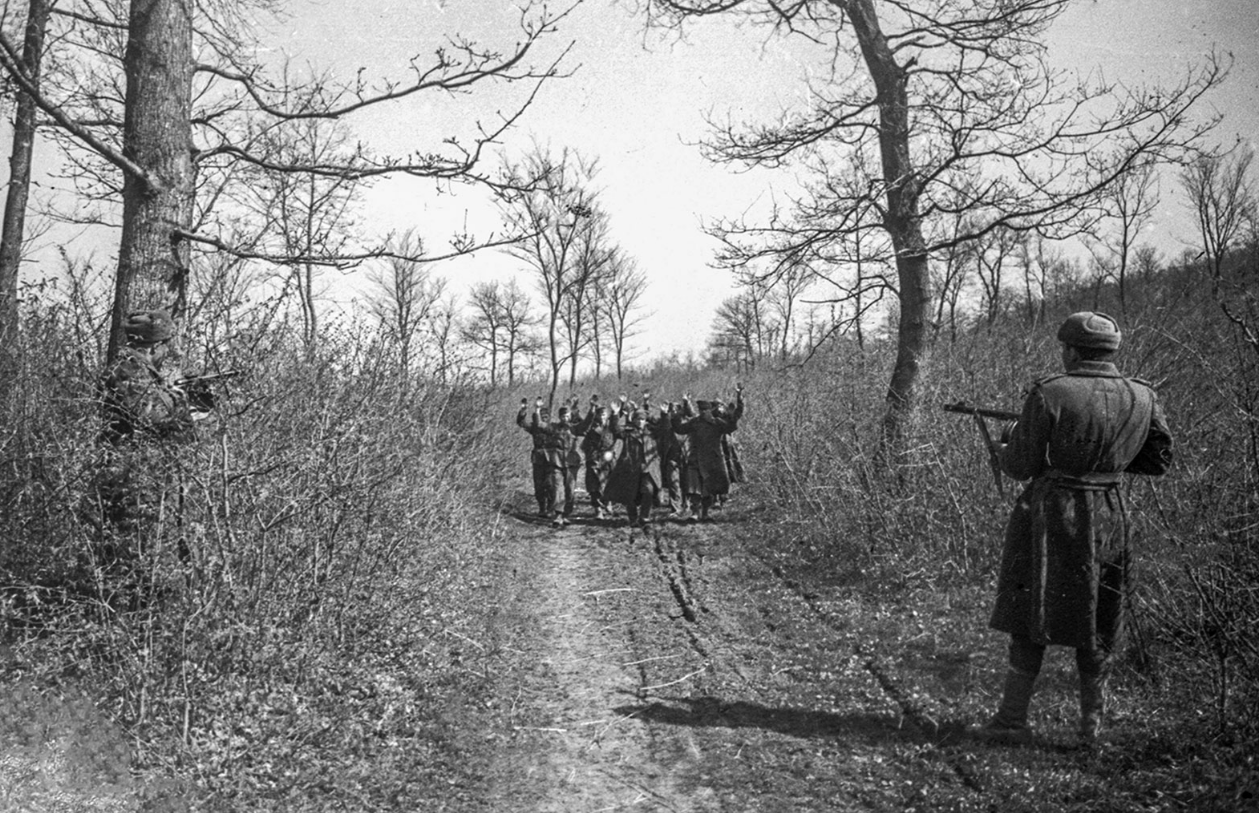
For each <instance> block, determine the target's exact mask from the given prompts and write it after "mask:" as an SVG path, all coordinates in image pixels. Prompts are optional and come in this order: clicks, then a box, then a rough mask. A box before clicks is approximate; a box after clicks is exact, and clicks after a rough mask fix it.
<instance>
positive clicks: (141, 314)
mask: <svg viewBox="0 0 1259 813" xmlns="http://www.w3.org/2000/svg"><path fill="white" fill-rule="evenodd" d="M122 332H123V335H125V336H126V337H127V345H128V346H130V347H153V346H155V345H159V344H162V343H163V342H169V341H170V340H171V338H173V337H174V335H175V323H174V321H173V320H172V319H171V317H170V314H169V313H167V312H166V311H163V310H151V311H132V312H131V313H129V314H127V318H126V319H124V320H123V321H122Z"/></svg>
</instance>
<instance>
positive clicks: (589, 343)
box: [560, 176, 615, 389]
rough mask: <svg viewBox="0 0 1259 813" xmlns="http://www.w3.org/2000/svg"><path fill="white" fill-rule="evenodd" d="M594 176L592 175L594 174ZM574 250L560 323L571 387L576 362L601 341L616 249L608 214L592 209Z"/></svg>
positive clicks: (570, 385) (575, 375)
mask: <svg viewBox="0 0 1259 813" xmlns="http://www.w3.org/2000/svg"><path fill="white" fill-rule="evenodd" d="M592 178H593V176H592ZM577 235H578V240H577V244H576V248H577V251H576V252H575V253H574V255H573V258H574V263H573V269H572V273H571V275H570V277H569V281H568V285H567V291H568V294H567V296H566V297H565V298H564V306H563V307H562V308H561V309H560V323H561V324H562V325H563V327H564V338H565V344H566V345H567V350H568V353H567V355H568V386H569V388H570V389H571V388H572V387H574V386H575V385H576V383H577V365H578V362H580V361H581V359H582V357H583V356H585V355H587V354H588V353H589V351H591V350H597V348H598V346H599V345H598V342H599V316H600V304H601V303H600V296H599V293H600V288H601V287H602V285H603V283H604V280H605V277H606V276H607V274H608V273H609V271H610V268H611V264H612V262H613V257H614V255H615V251H614V250H613V248H612V246H611V241H610V238H609V236H608V215H607V213H606V212H604V211H603V210H602V209H599V208H597V207H596V208H592V209H591V211H590V214H589V215H588V216H587V217H586V218H585V219H584V220H583V221H582V228H580V229H578V230H577Z"/></svg>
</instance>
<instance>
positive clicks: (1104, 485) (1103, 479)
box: [1041, 469, 1123, 491]
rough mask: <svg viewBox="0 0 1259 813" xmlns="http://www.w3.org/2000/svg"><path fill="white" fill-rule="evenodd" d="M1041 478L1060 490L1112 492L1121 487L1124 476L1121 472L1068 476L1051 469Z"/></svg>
mask: <svg viewBox="0 0 1259 813" xmlns="http://www.w3.org/2000/svg"><path fill="white" fill-rule="evenodd" d="M1041 477H1042V478H1043V479H1045V480H1048V481H1049V482H1050V483H1052V484H1053V485H1055V486H1057V487H1058V488H1069V489H1073V490H1075V491H1110V490H1111V489H1113V488H1116V487H1117V486H1118V485H1119V483H1120V481H1121V479H1122V477H1123V475H1122V473H1120V472H1086V473H1084V474H1067V473H1066V472H1062V471H1058V470H1057V469H1050V470H1049V471H1047V472H1045V473H1044V474H1042V475H1041Z"/></svg>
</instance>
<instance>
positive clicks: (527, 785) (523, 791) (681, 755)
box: [488, 524, 721, 813]
mask: <svg viewBox="0 0 1259 813" xmlns="http://www.w3.org/2000/svg"><path fill="white" fill-rule="evenodd" d="M517 541H518V542H521V543H523V544H519V545H518V546H517V547H516V549H515V553H514V555H513V556H512V561H513V570H514V572H515V574H516V577H515V578H516V584H517V587H518V590H517V591H516V593H515V595H514V602H515V609H516V610H517V611H518V612H519V613H520V614H521V615H522V616H523V617H525V618H527V619H528V623H527V628H529V629H532V630H533V632H534V634H533V635H531V636H527V637H526V638H524V639H523V640H519V641H517V643H518V644H521V646H519V647H518V648H517V654H518V655H519V659H518V662H520V663H522V664H523V665H524V668H523V669H522V673H523V675H522V680H521V681H520V682H519V684H518V685H517V686H516V703H515V705H514V707H513V714H512V720H513V723H512V729H513V734H514V741H513V743H512V745H511V747H509V748H508V749H505V750H504V751H503V752H502V753H500V754H499V755H498V757H497V759H496V761H495V769H494V773H495V780H494V782H493V783H492V785H491V788H492V790H491V792H490V799H489V800H488V801H489V805H488V807H490V808H491V809H504V810H506V809H510V810H517V811H596V810H627V809H637V810H668V811H680V812H687V813H689V812H690V811H696V812H697V813H698V812H699V811H712V810H720V809H721V807H720V806H719V805H718V804H717V803H716V800H715V795H714V793H713V791H712V790H711V789H709V788H706V787H704V785H703V782H702V780H700V778H699V777H698V775H697V762H698V760H697V755H698V752H697V748H696V746H695V744H694V742H693V738H692V737H691V736H690V734H689V732H686V731H660V730H657V729H655V728H653V727H652V726H650V725H646V724H644V722H643V721H641V720H639V719H637V717H636V715H634V714H632V713H626V712H625V711H623V709H624V708H625V707H626V706H632V705H633V704H634V703H636V702H637V701H638V699H639V698H641V697H644V696H646V694H648V693H649V692H651V691H654V690H655V687H653V686H652V684H651V683H650V682H649V681H651V680H652V679H654V676H656V675H664V674H668V675H675V674H676V675H678V676H679V677H674V678H672V679H673V680H682V681H684V680H685V679H686V676H687V674H688V672H689V673H690V674H691V675H692V676H695V675H698V674H699V673H702V672H703V670H704V669H705V665H704V664H703V662H702V658H701V656H700V655H699V653H698V652H696V651H695V650H694V649H693V648H692V647H690V646H689V644H688V643H687V641H686V640H685V639H684V638H678V637H677V636H676V635H674V634H672V632H673V631H672V630H671V629H670V628H671V626H672V622H671V620H670V618H669V615H670V612H671V610H670V605H671V603H672V597H671V595H670V594H668V593H662V592H661V589H660V587H661V584H660V580H659V578H658V577H657V575H656V574H655V573H654V571H653V568H652V567H651V550H652V547H653V544H654V543H653V542H652V538H651V536H650V535H645V534H643V533H642V532H641V531H638V530H634V531H633V532H631V531H630V530H629V529H627V528H620V529H615V528H607V527H602V526H596V525H581V524H577V525H573V526H570V527H569V528H567V529H565V530H563V531H552V530H551V529H549V528H547V529H529V530H528V531H526V532H525V533H523V534H522V535H521V538H520V539H518V540H517ZM672 610H673V611H677V610H678V607H677V606H676V605H672Z"/></svg>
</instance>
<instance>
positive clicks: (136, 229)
mask: <svg viewBox="0 0 1259 813" xmlns="http://www.w3.org/2000/svg"><path fill="white" fill-rule="evenodd" d="M109 8H110V7H109V4H103V5H102V6H101V8H99V9H98V8H97V7H95V6H88V7H87V9H88V13H85V14H76V15H75V19H76V21H79V22H83V24H85V25H89V26H92V27H95V28H98V29H100V30H105V31H109V32H123V31H125V35H126V46H125V48H123V49H121V50H122V52H123V54H124V56H123V60H122V75H123V76H124V78H125V89H124V91H123V93H122V99H121V104H120V105H114V108H116V109H112V110H107V111H104V112H106V113H108V114H110V116H111V118H112V120H110V121H106V122H104V124H103V125H102V126H103V127H104V128H105V129H106V132H117V129H116V128H118V127H119V126H121V138H120V139H117V140H115V139H112V138H111V137H109V136H108V135H106V136H104V137H102V136H101V135H100V131H99V129H97V128H96V127H94V126H93V125H92V124H90V123H85V122H83V121H80V120H76V118H75V117H74V116H73V115H72V114H71V111H70V108H68V107H64V106H62V105H60V104H58V100H57V99H55V98H53V97H51V96H46V95H44V94H42V93H41V92H40V88H39V87H38V86H37V85H36V84H35V83H34V82H33V77H32V76H31V75H30V73H29V72H28V71H27V70H26V68H25V67H24V66H23V65H22V64H21V62H20V60H19V59H18V58H17V56H16V48H15V47H14V45H13V43H12V42H11V41H10V40H9V38H8V37H7V35H5V34H4V33H3V32H0V69H2V70H3V71H4V73H5V74H6V75H7V76H8V77H9V78H10V79H11V80H12V81H14V82H15V83H16V84H17V85H18V86H19V87H20V88H21V89H22V90H23V91H24V92H26V93H29V94H31V96H32V98H33V99H34V100H35V103H36V105H37V106H38V107H40V109H41V110H42V111H43V112H44V113H46V114H47V115H48V116H49V117H50V119H51V120H52V121H53V122H54V123H55V124H56V126H57V127H59V128H60V129H61V130H62V131H63V132H64V133H66V134H68V136H69V137H70V138H72V139H73V140H74V141H75V142H77V143H78V144H80V145H82V146H84V147H86V148H87V149H88V150H90V151H91V152H93V153H95V154H96V155H98V156H100V157H101V158H103V159H104V160H105V161H106V162H108V164H109V165H111V167H112V169H113V171H114V172H116V173H117V174H119V175H120V176H121V179H122V181H121V184H120V187H121V203H122V217H121V226H122V236H121V240H120V246H119V253H118V256H119V261H118V273H117V277H116V284H115V291H114V307H113V315H112V319H111V323H112V326H111V338H110V350H109V354H108V355H109V358H110V359H112V358H113V357H114V354H115V352H116V350H117V347H118V346H119V344H120V343H121V338H122V334H121V322H122V318H123V316H124V314H125V313H126V312H127V311H128V310H130V309H131V307H132V305H133V304H138V305H143V306H152V305H166V304H170V305H172V306H173V307H174V309H175V310H176V312H177V315H178V313H179V312H180V311H182V309H183V308H184V306H185V305H186V302H185V294H186V290H187V275H188V269H189V267H190V251H191V246H192V245H193V244H197V245H199V246H202V247H209V248H211V249H213V250H223V251H229V252H238V253H240V254H241V256H259V257H263V258H266V259H270V260H272V261H274V262H280V263H304V262H312V263H315V262H322V263H328V264H338V263H340V264H346V263H354V262H357V261H361V260H363V259H367V258H370V257H375V256H383V255H384V254H385V253H386V252H385V250H384V249H383V248H381V247H379V246H366V247H364V248H362V249H360V250H357V251H352V252H344V253H341V254H333V255H328V254H319V255H317V256H314V257H311V256H297V257H294V256H287V255H286V256H283V257H275V256H271V255H267V254H257V255H255V254H254V253H252V252H251V251H248V250H242V249H241V248H240V247H239V246H233V245H232V244H230V243H229V242H227V241H226V240H225V239H223V236H222V235H221V234H215V233H213V232H212V231H209V230H208V229H194V228H193V225H194V190H195V188H196V180H195V179H196V171H197V170H198V169H199V168H202V167H207V166H212V165H215V164H218V165H220V166H221V165H223V164H230V163H240V164H249V165H252V166H255V167H258V168H261V169H264V170H267V171H268V172H271V173H280V174H283V173H297V174H304V175H308V176H320V177H325V178H341V179H345V180H347V181H361V180H364V179H367V178H372V177H380V176H385V175H395V174H406V175H410V176H413V177H420V178H428V179H433V180H436V181H439V182H469V183H477V184H484V185H488V186H490V187H494V188H501V185H500V184H499V183H498V180H497V179H496V178H494V177H491V176H489V175H486V174H484V173H482V172H480V170H479V164H480V161H481V156H482V153H483V151H484V150H485V148H486V147H487V146H488V145H490V144H493V143H496V142H497V141H498V140H499V139H500V137H501V136H502V135H503V133H505V132H506V131H507V130H509V129H510V128H511V127H512V126H514V124H515V123H516V122H517V121H518V120H519V118H520V117H521V116H522V115H523V114H524V112H525V110H527V109H528V107H529V106H530V104H531V103H532V101H533V99H534V98H535V95H536V93H537V92H538V89H539V88H540V86H541V85H542V84H543V83H544V82H546V81H548V80H550V79H552V78H555V77H557V76H559V75H560V73H559V70H558V59H562V58H563V56H562V54H561V56H560V57H559V58H558V59H557V60H552V61H551V62H550V63H549V64H545V65H543V67H541V68H535V67H533V66H530V65H529V64H528V62H527V59H529V58H530V54H531V52H532V50H533V47H534V45H535V44H536V43H537V42H538V41H539V40H540V39H542V38H543V37H546V36H548V35H550V34H552V33H554V31H555V26H556V23H557V21H558V20H559V19H562V17H563V16H564V14H566V13H567V12H563V11H561V12H560V13H558V14H553V13H551V12H550V11H548V10H547V9H545V8H543V7H542V6H541V5H540V4H538V5H535V4H532V3H526V4H525V6H524V8H523V9H522V10H521V18H520V19H521V38H520V40H519V41H518V42H517V43H516V45H515V46H514V47H512V48H510V49H507V50H499V49H496V48H493V47H483V46H479V45H477V44H476V43H473V42H471V41H469V40H467V39H463V38H454V39H452V40H450V41H448V42H447V43H446V44H445V46H444V47H442V48H439V49H438V50H437V52H436V54H435V57H434V60H433V63H432V64H431V65H429V66H424V65H423V64H422V63H421V61H420V60H418V59H417V60H415V61H414V62H412V64H411V71H412V76H411V77H410V79H408V80H398V79H386V80H383V81H380V82H378V83H372V82H370V81H369V80H368V79H366V78H365V77H363V76H356V77H355V78H354V79H352V80H351V81H350V82H349V83H347V84H341V85H336V84H334V83H333V82H332V81H331V80H328V79H322V78H321V79H318V80H312V85H314V86H315V87H316V88H317V89H318V92H303V93H296V94H294V93H293V92H292V88H291V87H290V86H289V85H287V84H286V83H284V82H281V83H279V84H277V83H275V82H273V81H272V80H271V79H269V78H268V76H267V72H266V71H265V70H263V69H262V67H261V66H260V65H256V64H250V61H249V59H248V58H247V57H246V56H245V54H246V53H247V49H245V48H242V47H240V46H241V40H240V38H237V37H236V36H234V33H233V32H232V31H231V24H230V23H224V21H223V20H218V19H214V18H212V17H210V15H211V14H223V13H225V12H226V10H228V9H229V8H230V4H220V3H193V2H192V0H131V3H130V7H129V16H128V18H127V19H126V20H125V21H124V22H118V21H115V20H113V19H109V18H107V17H104V16H102V17H100V18H99V19H91V18H92V17H95V16H96V15H97V14H98V12H104V13H107V12H108V10H109ZM199 13H203V14H205V15H206V19H204V20H202V21H201V22H202V24H199V25H198V24H196V23H197V20H196V15H197V14H199ZM233 22H239V20H235V21H233ZM194 31H195V32H196V33H197V34H198V35H200V36H201V37H202V38H203V39H202V40H201V41H203V42H206V43H207V47H206V48H205V49H204V50H203V51H201V52H198V53H195V54H194V47H193V44H194ZM264 50H265V49H264ZM117 52H118V51H117V49H115V50H114V51H113V53H117ZM203 57H204V58H203ZM194 76H195V77H199V78H200V79H202V80H203V81H204V82H205V83H206V84H205V85H204V86H202V85H199V86H198V87H197V94H198V97H199V98H201V99H204V100H208V101H210V102H211V105H210V106H211V108H212V109H211V110H208V111H207V112H205V113H204V114H201V115H199V116H198V117H197V118H196V119H195V120H194V117H193V115H192V113H193V90H194ZM106 81H107V82H108V81H109V79H108V77H107V78H106ZM491 82H497V83H507V84H511V83H525V85H526V86H527V87H528V88H529V90H527V91H526V92H525V94H524V96H523V100H518V101H517V103H516V104H515V106H514V107H512V108H508V109H507V110H506V111H504V112H496V113H495V116H496V120H494V121H493V122H491V123H489V124H486V125H484V126H479V127H478V128H477V130H476V133H475V134H474V135H473V136H472V137H471V139H470V140H460V139H457V138H446V139H444V140H443V141H442V142H441V146H440V147H439V148H437V149H432V150H428V151H424V150H418V151H417V152H415V153H413V154H411V155H409V156H379V157H376V156H372V155H369V154H367V153H361V154H357V155H354V156H353V157H352V158H351V160H349V161H344V162H343V161H338V162H335V163H327V162H321V161H317V160H316V161H306V162H303V161H298V162H296V163H288V162H279V161H275V160H272V158H271V157H269V156H268V155H266V154H265V153H259V152H257V151H255V150H253V146H254V144H253V143H252V142H251V141H250V139H248V138H242V137H241V136H242V134H244V133H248V132H249V131H250V125H248V124H247V122H250V121H257V120H258V119H259V118H260V117H261V118H268V119H270V120H272V121H286V120H295V119H324V120H332V119H342V118H346V117H350V116H353V115H354V114H356V113H359V112H361V111H363V110H366V109H369V108H372V107H376V106H379V105H383V104H389V103H402V102H404V101H406V100H409V99H411V98H412V97H414V96H416V95H417V94H418V95H424V94H427V95H432V94H465V93H467V92H469V91H471V90H472V89H474V88H475V87H476V86H478V85H482V84H489V83H491ZM211 84H213V89H211ZM93 92H95V91H93ZM83 95H90V94H79V96H80V97H82V96H83ZM315 99H317V100H319V101H320V104H319V105H317V106H312V105H310V104H309V102H310V101H311V100H315ZM294 100H297V101H298V105H297V106H289V102H291V101H294ZM113 101H114V100H113V99H112V98H111V102H113ZM118 110H121V121H119V120H118V117H117V112H118ZM254 129H255V130H256V129H257V128H254ZM264 129H265V128H264ZM443 135H444V134H443ZM111 186H114V187H116V186H117V185H115V184H113V183H112V182H111V181H110V180H109V179H108V178H107V179H106V180H105V183H104V184H103V188H104V189H105V190H106V191H107V192H108V190H109V189H110V188H111ZM475 247H476V241H474V240H468V239H461V240H457V241H455V243H454V246H453V253H463V252H466V251H468V250H471V249H473V248H475ZM428 259H434V258H431V257H430V258H428Z"/></svg>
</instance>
